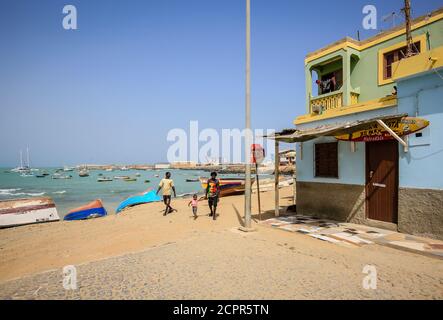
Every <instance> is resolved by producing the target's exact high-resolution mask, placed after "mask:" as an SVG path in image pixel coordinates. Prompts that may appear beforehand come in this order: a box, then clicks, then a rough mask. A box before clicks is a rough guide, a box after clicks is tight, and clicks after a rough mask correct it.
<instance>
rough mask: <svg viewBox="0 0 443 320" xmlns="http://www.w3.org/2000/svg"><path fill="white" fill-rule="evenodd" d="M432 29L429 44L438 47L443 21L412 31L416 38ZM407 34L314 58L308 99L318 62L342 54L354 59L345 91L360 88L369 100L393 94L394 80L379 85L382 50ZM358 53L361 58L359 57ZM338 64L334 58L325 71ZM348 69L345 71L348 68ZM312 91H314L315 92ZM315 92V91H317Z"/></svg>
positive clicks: (362, 96)
mask: <svg viewBox="0 0 443 320" xmlns="http://www.w3.org/2000/svg"><path fill="white" fill-rule="evenodd" d="M426 32H429V34H430V37H429V40H430V41H429V43H428V44H427V45H429V44H430V48H431V49H434V48H437V47H440V46H442V45H443V20H439V21H435V22H433V23H431V24H429V25H426V26H424V27H422V28H419V29H416V30H414V31H413V32H412V36H413V37H416V36H419V35H423V34H426ZM404 41H405V36H404V35H402V36H399V37H396V38H393V39H391V40H388V41H385V42H383V43H380V44H378V45H375V46H372V47H370V48H368V49H365V50H363V51H361V52H357V51H355V50H353V49H351V48H347V50H346V51H345V50H339V51H337V52H334V53H331V54H329V55H327V56H324V57H321V58H319V59H316V60H314V61H311V62H310V63H308V64H307V65H306V68H307V69H306V72H305V74H306V77H307V79H306V85H307V88H306V97H307V98H308V96H309V94H310V93H312V91H314V92H316V90H313V89H312V88H309V87H308V84H311V83H312V82H310V80H311V79H310V78H309V79H308V77H309V71H308V70H309V69H310V68H314V69H316V65H317V64H319V63H321V62H324V61H326V60H329V59H333V58H334V57H337V56H342V58H343V59H350V64H349V65H350V70H351V75H350V76H349V75H346V74H345V73H344V74H343V83H344V84H343V90H344V92H345V95H348V96H349V92H347V91H350V90H356V89H357V90H358V89H359V90H358V91H359V93H360V97H359V102H365V101H369V100H374V99H378V98H381V97H385V96H388V95H390V94H391V92H392V88H393V86H394V85H395V84H394V83H390V84H386V85H379V84H378V52H379V50H381V49H384V48H387V47H390V46H392V45H395V44H397V43H399V42H404ZM357 55H358V56H359V58H357ZM338 65H342V62H337V61H334V62H332V63H331V65H330V66H323V67H322V70H321V71H322V74H325V73H328V72H331V71H333V70H336V69H337V66H338ZM344 71H345V70H344ZM348 79H350V83H348V84H347V85H346V81H347V80H348ZM311 90H312V91H311ZM314 95H315V94H314ZM307 110H308V112H309V101H308V99H307Z"/></svg>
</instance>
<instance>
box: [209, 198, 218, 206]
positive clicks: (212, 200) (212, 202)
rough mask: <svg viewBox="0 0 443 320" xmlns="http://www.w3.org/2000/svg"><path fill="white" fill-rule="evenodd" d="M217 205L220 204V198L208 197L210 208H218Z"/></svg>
mask: <svg viewBox="0 0 443 320" xmlns="http://www.w3.org/2000/svg"><path fill="white" fill-rule="evenodd" d="M217 203H218V196H215V197H208V204H209V205H210V206H214V207H216V206H217Z"/></svg>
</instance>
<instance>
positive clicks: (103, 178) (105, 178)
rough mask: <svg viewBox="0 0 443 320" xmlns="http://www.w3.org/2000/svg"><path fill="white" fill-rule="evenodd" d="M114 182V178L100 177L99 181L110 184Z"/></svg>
mask: <svg viewBox="0 0 443 320" xmlns="http://www.w3.org/2000/svg"><path fill="white" fill-rule="evenodd" d="M110 181H112V178H109V177H100V178H98V179H97V182H110Z"/></svg>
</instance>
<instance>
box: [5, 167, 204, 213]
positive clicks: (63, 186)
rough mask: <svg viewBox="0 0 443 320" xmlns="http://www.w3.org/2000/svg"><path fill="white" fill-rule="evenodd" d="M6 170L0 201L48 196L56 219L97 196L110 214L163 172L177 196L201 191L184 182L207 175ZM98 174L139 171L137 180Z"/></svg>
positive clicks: (115, 173) (196, 184)
mask: <svg viewBox="0 0 443 320" xmlns="http://www.w3.org/2000/svg"><path fill="white" fill-rule="evenodd" d="M10 169H11V168H1V169H0V200H6V199H17V198H28V197H38V196H45V197H50V198H52V199H53V200H54V202H55V204H56V206H57V210H58V213H59V215H60V218H63V217H64V216H65V215H66V214H67V213H68V211H69V210H70V209H73V208H75V207H78V206H80V205H83V204H86V203H88V202H90V201H92V200H94V199H101V200H102V201H103V203H104V205H105V207H106V209H107V211H108V214H113V213H114V212H115V208H117V206H118V204H119V203H120V202H121V201H123V200H125V199H126V198H127V197H129V196H131V195H134V194H136V193H140V192H143V191H145V190H147V189H148V188H154V189H155V188H157V186H158V184H159V182H160V179H162V178H163V177H164V175H165V172H166V171H170V172H171V173H172V179H174V183H175V187H176V190H177V196H183V195H187V194H192V193H198V192H202V190H201V186H200V183H199V182H186V179H196V178H198V177H200V176H203V177H208V176H209V173H208V172H204V171H197V170H148V171H142V170H129V171H118V170H114V171H112V172H107V171H100V170H91V171H89V177H79V175H78V172H77V171H71V172H62V174H67V175H72V179H52V178H51V175H52V174H53V173H54V172H55V171H56V168H39V171H35V172H33V173H34V174H39V173H41V172H42V171H43V170H45V171H47V172H48V173H49V174H50V175H49V176H46V177H44V178H37V177H35V176H32V177H22V176H20V174H19V173H13V172H10ZM99 174H102V176H104V177H110V178H113V177H114V176H130V177H136V174H140V176H139V177H136V178H137V181H134V182H127V181H122V180H115V179H114V180H113V181H111V182H97V178H99V177H100V176H99ZM156 175H158V177H156ZM145 180H150V182H149V183H145V182H144V181H145Z"/></svg>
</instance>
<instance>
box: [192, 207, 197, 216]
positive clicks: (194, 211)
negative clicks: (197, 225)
mask: <svg viewBox="0 0 443 320" xmlns="http://www.w3.org/2000/svg"><path fill="white" fill-rule="evenodd" d="M192 213H193V214H194V216H196V215H197V207H192Z"/></svg>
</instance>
